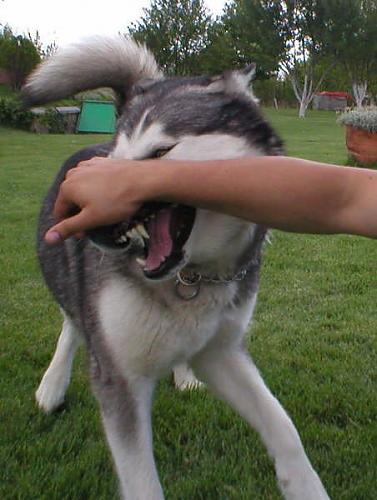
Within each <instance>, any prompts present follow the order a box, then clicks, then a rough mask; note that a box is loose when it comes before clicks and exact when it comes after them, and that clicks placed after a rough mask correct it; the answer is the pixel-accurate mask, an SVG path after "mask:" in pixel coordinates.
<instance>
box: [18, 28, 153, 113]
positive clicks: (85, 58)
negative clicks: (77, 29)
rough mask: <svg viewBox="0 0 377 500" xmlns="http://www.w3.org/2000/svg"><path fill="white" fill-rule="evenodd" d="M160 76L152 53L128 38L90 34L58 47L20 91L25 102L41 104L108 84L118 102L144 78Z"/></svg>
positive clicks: (30, 104) (123, 99)
mask: <svg viewBox="0 0 377 500" xmlns="http://www.w3.org/2000/svg"><path fill="white" fill-rule="evenodd" d="M161 76H162V75H161V73H160V71H159V69H158V67H157V64H156V61H155V59H154V57H153V56H152V54H151V53H150V52H149V51H148V50H147V49H146V48H145V47H144V46H141V45H139V44H138V43H137V42H135V41H134V40H132V39H130V38H125V37H121V36H118V37H112V38H110V37H99V36H97V37H92V38H90V39H87V40H84V41H83V42H79V43H77V44H75V45H72V46H69V47H67V48H65V49H62V50H59V51H58V52H57V54H56V55H54V56H53V57H52V58H51V59H47V60H46V61H45V62H44V63H43V64H41V65H40V66H39V67H38V68H37V69H36V70H35V71H34V72H33V73H32V75H31V76H30V77H29V79H28V82H27V84H26V85H25V86H24V88H23V91H22V97H23V100H24V102H25V104H26V105H28V106H32V105H36V104H44V103H47V102H51V101H54V100H58V99H61V98H64V97H66V96H70V95H73V94H75V93H77V92H82V91H83V90H89V89H97V88H99V87H110V88H112V89H114V90H115V92H116V93H117V94H118V97H120V98H121V101H122V102H121V103H123V102H124V101H125V99H126V98H127V95H128V92H129V89H130V88H131V87H132V85H134V84H135V83H136V82H137V81H139V80H142V79H144V78H157V79H158V78H160V77H161Z"/></svg>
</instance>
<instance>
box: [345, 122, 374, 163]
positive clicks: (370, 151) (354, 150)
mask: <svg viewBox="0 0 377 500" xmlns="http://www.w3.org/2000/svg"><path fill="white" fill-rule="evenodd" d="M346 128H347V131H346V143H347V149H348V152H349V154H350V155H351V156H352V157H353V158H355V160H356V161H358V162H359V163H363V164H365V165H368V164H371V163H376V162H377V132H367V131H366V130H362V129H360V128H354V127H352V126H351V125H347V127H346Z"/></svg>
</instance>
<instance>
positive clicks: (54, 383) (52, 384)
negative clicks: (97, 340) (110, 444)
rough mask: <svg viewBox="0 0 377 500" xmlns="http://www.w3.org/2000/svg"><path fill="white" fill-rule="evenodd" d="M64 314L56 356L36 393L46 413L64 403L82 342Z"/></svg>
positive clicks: (40, 405) (38, 401) (39, 403)
mask: <svg viewBox="0 0 377 500" xmlns="http://www.w3.org/2000/svg"><path fill="white" fill-rule="evenodd" d="M63 316H64V320H63V328H62V331H61V334H60V337H59V340H58V343H57V346H56V351H55V354H54V357H53V358H52V360H51V363H50V365H49V367H48V368H47V370H46V373H45V374H44V375H43V378H42V380H41V383H40V384H39V387H38V389H37V391H36V393H35V397H36V400H37V403H38V405H39V407H40V408H41V409H42V410H43V411H45V412H46V413H50V412H52V411H54V410H55V409H56V408H58V407H59V406H60V405H61V404H62V403H63V401H64V396H65V393H66V390H67V387H68V385H69V381H70V378H71V368H72V362H73V358H74V356H75V353H76V350H77V348H78V347H79V345H80V344H81V342H82V340H81V338H80V336H79V334H78V333H77V331H76V330H75V327H74V326H73V324H72V322H71V320H70V319H69V318H68V316H66V315H65V314H64V313H63Z"/></svg>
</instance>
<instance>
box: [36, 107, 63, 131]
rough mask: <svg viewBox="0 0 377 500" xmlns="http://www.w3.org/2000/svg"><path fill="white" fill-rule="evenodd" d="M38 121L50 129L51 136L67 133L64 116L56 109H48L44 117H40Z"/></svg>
mask: <svg viewBox="0 0 377 500" xmlns="http://www.w3.org/2000/svg"><path fill="white" fill-rule="evenodd" d="M38 121H39V123H40V124H41V125H44V126H45V127H46V128H47V129H48V131H49V133H50V134H64V133H65V122H64V116H63V115H62V114H61V113H58V112H57V111H56V109H54V108H47V109H46V111H45V112H44V113H43V115H39V116H38Z"/></svg>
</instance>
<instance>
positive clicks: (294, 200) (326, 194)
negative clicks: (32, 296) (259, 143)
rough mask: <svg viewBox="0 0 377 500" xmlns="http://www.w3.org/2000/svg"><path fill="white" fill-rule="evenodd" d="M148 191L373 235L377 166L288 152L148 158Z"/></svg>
mask: <svg viewBox="0 0 377 500" xmlns="http://www.w3.org/2000/svg"><path fill="white" fill-rule="evenodd" d="M147 163H148V164H149V165H150V167H149V168H150V171H149V172H150V173H149V180H148V190H149V191H147V192H148V195H147V196H148V197H150V198H155V199H163V200H166V201H171V202H180V203H186V204H189V205H194V206H199V207H202V208H207V209H210V210H214V211H220V212H224V213H228V214H231V215H234V216H237V217H241V218H244V219H247V220H250V221H255V222H258V223H263V224H266V225H267V226H271V227H275V228H279V229H284V230H287V231H295V232H306V233H342V232H347V233H354V234H362V235H365V236H372V237H377V196H376V193H377V172H375V171H372V170H367V169H354V168H347V167H338V166H333V165H326V164H320V163H317V162H311V161H306V160H302V159H296V158H288V157H247V158H238V159H234V160H224V161H207V162H184V161H173V160H166V161H159V162H158V164H157V163H156V162H153V164H152V162H147Z"/></svg>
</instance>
